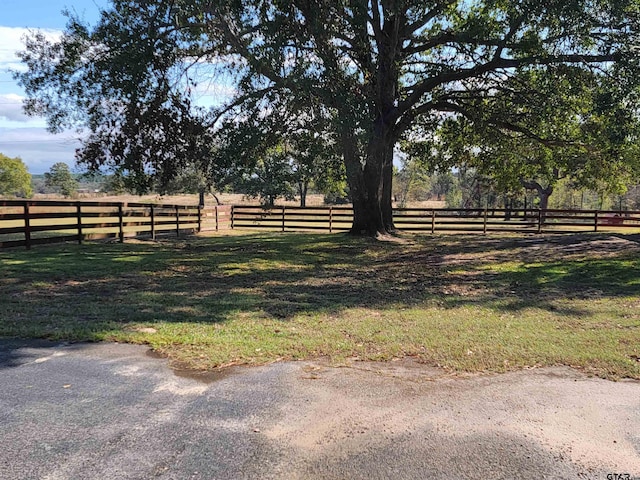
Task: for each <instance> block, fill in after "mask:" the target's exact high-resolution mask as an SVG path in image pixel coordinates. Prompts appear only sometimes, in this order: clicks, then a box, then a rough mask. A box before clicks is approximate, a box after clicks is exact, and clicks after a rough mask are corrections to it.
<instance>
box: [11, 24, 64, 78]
mask: <svg viewBox="0 0 640 480" xmlns="http://www.w3.org/2000/svg"><path fill="white" fill-rule="evenodd" d="M35 31H39V32H41V33H43V34H44V35H45V37H46V38H48V39H49V40H57V39H59V38H60V36H61V35H62V32H61V31H60V30H44V29H29V28H22V27H2V26H0V70H3V71H7V70H9V69H11V70H24V65H23V64H22V63H21V62H20V58H18V55H17V54H16V53H17V52H19V51H20V50H24V48H25V47H24V42H23V38H24V37H25V36H27V35H29V34H32V33H34V32H35Z"/></svg>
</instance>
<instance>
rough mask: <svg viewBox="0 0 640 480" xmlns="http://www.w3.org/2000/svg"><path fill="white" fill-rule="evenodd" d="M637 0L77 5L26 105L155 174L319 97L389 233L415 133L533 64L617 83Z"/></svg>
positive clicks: (625, 65) (372, 228) (349, 171)
mask: <svg viewBox="0 0 640 480" xmlns="http://www.w3.org/2000/svg"><path fill="white" fill-rule="evenodd" d="M639 5H640V4H639V2H638V1H637V0H612V1H605V0H545V1H540V0H539V1H535V0H457V1H456V0H154V1H151V0H113V3H112V5H111V7H110V8H108V9H107V10H106V11H105V12H103V14H102V17H101V19H100V21H99V23H98V24H97V25H96V26H95V27H88V26H86V25H84V24H82V22H80V21H78V20H77V19H75V18H71V21H70V23H69V25H68V27H67V30H66V32H65V35H64V36H63V37H62V39H61V40H60V41H59V42H57V43H56V42H54V43H49V42H47V41H46V39H45V38H44V37H42V36H38V35H34V36H32V37H31V38H29V39H28V40H27V48H26V51H25V52H23V54H22V55H23V60H24V61H25V62H26V64H27V66H28V71H27V72H26V73H24V74H22V75H19V77H20V79H21V81H22V83H23V85H24V87H25V89H26V91H27V94H28V96H29V102H28V104H27V110H28V111H29V112H31V113H34V114H44V115H45V116H47V118H48V120H49V124H50V127H51V128H52V129H53V130H55V129H59V128H63V127H66V126H69V125H82V126H83V127H85V128H88V129H89V130H90V132H91V134H90V136H89V138H88V140H87V143H86V144H85V148H84V149H83V150H81V151H80V152H79V159H80V160H81V161H84V162H86V163H88V164H89V165H94V166H95V165H99V164H108V165H112V166H115V167H117V168H120V169H127V170H130V171H132V172H137V173H138V174H144V175H147V174H149V173H159V174H161V175H169V176H170V175H171V174H172V173H173V172H174V171H175V170H176V169H177V168H179V167H180V165H181V163H182V162H185V161H188V162H190V163H192V164H193V163H197V162H211V161H213V160H211V159H212V158H214V157H215V156H212V155H210V154H209V150H210V148H211V145H212V143H215V136H216V134H217V132H218V131H220V128H222V127H223V126H224V125H225V124H226V125H232V124H237V123H242V122H244V121H247V120H249V121H255V120H256V119H260V118H261V116H269V115H271V114H273V113H277V114H278V115H280V116H281V117H282V118H287V113H289V115H290V116H291V117H295V116H298V115H299V114H300V112H304V111H305V109H304V108H303V107H304V106H305V105H313V106H314V111H315V112H318V113H317V114H318V115H322V116H323V117H324V118H325V119H328V120H329V121H330V122H329V127H327V128H330V129H331V131H332V135H333V137H334V138H335V139H336V141H337V144H338V146H339V148H340V151H341V153H342V157H343V160H344V164H345V167H346V175H347V179H348V183H349V188H350V195H351V197H352V200H353V206H354V212H355V215H354V222H353V229H352V231H353V232H354V233H366V234H378V233H387V232H390V231H393V229H394V226H393V218H392V210H391V199H392V198H391V197H392V196H391V183H392V178H393V157H394V148H395V146H396V145H397V143H398V142H399V141H400V140H401V139H403V138H405V139H407V140H409V141H411V140H412V139H413V138H416V137H418V136H420V135H423V134H424V133H425V132H427V133H428V132H429V131H433V130H434V129H435V128H437V126H438V125H439V124H440V123H441V122H442V121H444V120H446V119H447V118H450V117H451V116H454V117H456V116H457V117H465V118H467V119H468V120H470V121H472V122H474V121H476V119H478V118H480V116H479V115H477V112H476V114H474V112H473V111H472V110H470V109H469V106H471V105H481V104H482V102H478V100H483V99H494V98H498V97H500V96H501V95H503V94H504V90H503V86H504V85H505V82H506V81H507V80H508V79H510V78H511V77H513V76H515V75H517V74H518V73H519V72H522V71H525V70H535V71H536V72H537V74H539V75H553V70H554V68H555V67H557V66H559V65H567V66H572V67H574V68H580V69H584V70H585V71H587V70H588V71H590V72H592V73H593V74H595V75H614V78H613V80H614V81H616V82H617V81H621V82H622V81H626V79H630V78H634V70H635V67H636V64H635V60H636V59H635V57H636V51H637V50H636V49H637V47H638V27H639V12H640V6H639ZM215 81H222V82H223V83H224V85H225V86H228V87H229V90H231V89H232V92H231V93H230V95H229V96H228V97H226V98H224V99H222V100H223V101H222V103H221V104H220V105H215V106H213V107H212V108H202V107H196V106H194V102H193V99H194V95H195V94H196V92H198V89H202V88H203V85H205V86H206V85H210V84H211V82H215ZM513 85H516V84H515V83H514V84H513ZM510 88H516V87H513V86H512V87H510ZM522 93H523V95H524V94H526V93H527V92H522ZM509 94H510V95H512V94H513V92H509ZM525 97H526V98H528V100H527V101H539V102H544V101H545V100H544V98H540V97H539V96H538V97H536V96H534V95H530V96H525ZM525 97H523V98H525ZM471 99H473V100H474V102H470V100H471ZM630 107H631V106H630ZM304 115H308V113H304ZM511 127H513V128H514V129H516V130H517V129H518V125H517V122H516V123H513V124H512V125H511ZM258 133H259V134H266V132H258ZM226 167H228V165H227V166H226ZM226 167H225V168H226ZM210 170H211V169H210V168H209V169H208V171H210ZM214 170H215V169H214Z"/></svg>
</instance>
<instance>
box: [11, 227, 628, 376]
mask: <svg viewBox="0 0 640 480" xmlns="http://www.w3.org/2000/svg"><path fill="white" fill-rule="evenodd" d="M0 274H1V275H0V305H2V308H1V309H0V336H17V337H44V338H51V339H66V340H72V341H78V340H93V341H99V340H110V341H123V342H135V343H145V344H149V345H150V346H151V347H152V348H153V349H154V350H156V351H158V352H160V353H163V354H166V355H168V356H169V358H170V359H171V360H172V362H173V363H174V365H176V366H179V367H184V368H193V369H210V368H215V367H220V366H224V365H232V364H261V363H266V362H271V361H276V360H281V359H308V358H318V357H323V358H328V359H329V360H330V361H332V362H334V363H340V362H343V361H345V360H346V359H361V360H368V359H371V360H390V359H393V358H398V357H404V356H412V357H415V358H416V359H417V360H419V361H422V362H424V363H426V364H429V365H433V366H440V367H442V368H445V369H448V370H450V371H451V372H483V371H496V372H502V371H506V370H511V369H519V368H525V367H537V366H546V365H558V364H562V365H571V366H574V367H577V368H581V369H583V370H585V371H587V372H591V373H593V374H595V375H599V376H602V377H606V378H621V377H631V378H640V244H639V243H638V238H637V236H634V235H628V236H622V235H620V236H611V235H606V234H580V235H563V236H560V235H555V236H554V235H542V236H506V235H502V236H492V237H480V236H473V237H471V236H456V235H446V236H409V235H405V236H403V237H401V238H399V239H395V240H393V241H376V240H371V239H355V238H352V237H348V236H346V235H340V234H338V235H310V234H275V233H264V234H255V233H254V234H245V235H238V234H237V232H236V234H235V235H227V236H200V237H191V238H189V239H188V240H186V241H184V240H183V241H163V242H138V241H136V242H127V243H124V244H118V243H88V244H85V245H81V246H79V245H58V246H52V247H39V248H37V249H34V250H32V251H29V252H26V251H22V250H8V251H0Z"/></svg>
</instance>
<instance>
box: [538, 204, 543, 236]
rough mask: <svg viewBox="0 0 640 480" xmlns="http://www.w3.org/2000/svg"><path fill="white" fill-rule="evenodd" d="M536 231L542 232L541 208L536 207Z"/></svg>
mask: <svg viewBox="0 0 640 480" xmlns="http://www.w3.org/2000/svg"><path fill="white" fill-rule="evenodd" d="M538 233H542V209H540V208H539V209H538Z"/></svg>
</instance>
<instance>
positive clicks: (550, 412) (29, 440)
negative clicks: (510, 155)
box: [0, 340, 640, 480]
mask: <svg viewBox="0 0 640 480" xmlns="http://www.w3.org/2000/svg"><path fill="white" fill-rule="evenodd" d="M0 385H1V388H0V427H1V431H0V478H2V479H11V480H17V479H39V478H42V479H101V480H106V479H109V480H112V479H149V478H160V479H190V478H193V479H218V478H219V479H226V478H252V479H253V478H287V479H289V478H294V479H295V478H323V479H324V478H329V479H331V478H335V479H339V478H340V479H342V478H356V479H357V478H366V479H378V478H380V479H383V478H385V479H386V478H398V479H406V478H431V479H458V478H469V479H476V478H478V479H514V478H517V479H536V480H538V479H541V478H553V479H576V478H581V479H583V478H584V479H591V478H594V479H603V480H604V479H607V478H613V476H612V474H614V473H617V474H629V478H634V477H640V383H639V382H632V381H623V382H617V383H613V382H607V381H604V380H600V379H594V378H588V377H586V376H585V375H582V374H579V373H577V372H575V371H573V370H571V369H568V368H552V369H540V370H530V371H523V372H517V373H510V374H505V375H492V376H474V377H468V378H459V377H450V376H447V375H446V374H445V373H444V372H442V371H439V370H435V369H429V368H426V367H424V366H421V365H417V364H413V363H411V362H410V361H400V362H391V363H388V364H376V363H354V364H352V365H350V366H349V367H344V368H331V367H329V366H326V365H323V364H321V363H309V362H299V363H279V364H274V365H269V366H265V367H259V368H236V369H233V370H230V371H227V372H225V373H224V374H217V375H202V376H195V377H194V376H189V375H184V374H179V372H178V374H176V372H174V371H172V370H171V369H169V368H168V366H167V362H166V360H163V359H159V358H154V357H153V356H152V355H149V353H148V351H147V349H146V348H144V347H140V346H133V345H120V344H72V345H64V344H52V343H47V342H33V341H32V342H22V341H12V340H3V341H0ZM618 478H626V477H618Z"/></svg>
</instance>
